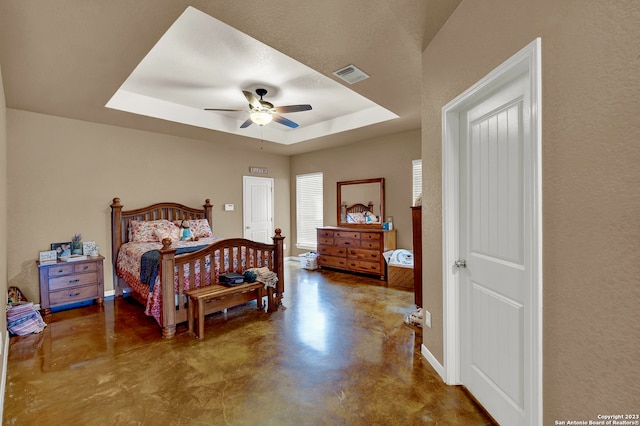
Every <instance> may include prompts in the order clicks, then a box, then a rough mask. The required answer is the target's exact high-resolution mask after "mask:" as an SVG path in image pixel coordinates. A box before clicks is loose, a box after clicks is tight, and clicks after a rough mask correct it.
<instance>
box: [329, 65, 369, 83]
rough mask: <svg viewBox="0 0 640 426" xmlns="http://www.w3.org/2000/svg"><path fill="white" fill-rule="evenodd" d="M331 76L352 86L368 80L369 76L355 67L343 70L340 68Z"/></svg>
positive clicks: (351, 66)
mask: <svg viewBox="0 0 640 426" xmlns="http://www.w3.org/2000/svg"><path fill="white" fill-rule="evenodd" d="M332 74H333V75H335V76H336V77H338V78H340V79H342V80H344V81H346V82H347V83H349V84H354V83H357V82H359V81H362V80H364V79H366V78H369V76H368V75H367V74H366V73H365V72H364V71H362V70H361V69H359V68H358V67H356V66H355V65H347V66H346V67H344V68H340V69H339V70H338V71H334V72H333V73H332Z"/></svg>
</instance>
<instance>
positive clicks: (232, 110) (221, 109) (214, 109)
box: [204, 108, 249, 112]
mask: <svg viewBox="0 0 640 426" xmlns="http://www.w3.org/2000/svg"><path fill="white" fill-rule="evenodd" d="M204 110H205V111H230V112H249V111H247V110H244V109H225V108H205V109H204Z"/></svg>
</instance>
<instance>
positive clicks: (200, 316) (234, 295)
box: [185, 282, 267, 339]
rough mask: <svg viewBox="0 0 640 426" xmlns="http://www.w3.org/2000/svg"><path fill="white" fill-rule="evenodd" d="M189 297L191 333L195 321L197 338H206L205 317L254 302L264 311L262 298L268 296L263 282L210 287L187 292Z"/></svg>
mask: <svg viewBox="0 0 640 426" xmlns="http://www.w3.org/2000/svg"><path fill="white" fill-rule="evenodd" d="M185 294H186V295H187V297H188V300H189V301H188V308H187V321H188V323H189V333H193V332H194V329H193V321H194V319H195V320H196V322H197V324H198V331H197V334H196V337H197V338H199V339H202V338H203V337H204V317H205V316H206V315H207V314H209V313H213V312H218V311H221V310H223V309H227V308H232V307H234V306H238V305H242V304H245V303H247V302H250V301H252V300H255V301H256V302H257V304H258V309H262V307H263V305H262V298H263V297H264V296H265V295H266V294H267V292H266V290H265V288H264V284H263V283H261V282H252V283H243V284H239V285H235V286H225V285H220V284H214V285H208V286H203V287H199V288H195V289H193V290H187V291H185Z"/></svg>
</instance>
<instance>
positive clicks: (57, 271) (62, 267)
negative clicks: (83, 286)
mask: <svg viewBox="0 0 640 426" xmlns="http://www.w3.org/2000/svg"><path fill="white" fill-rule="evenodd" d="M69 274H73V264H72V263H68V264H58V265H56V266H52V267H50V268H49V270H48V275H49V276H50V277H59V276H60V275H69Z"/></svg>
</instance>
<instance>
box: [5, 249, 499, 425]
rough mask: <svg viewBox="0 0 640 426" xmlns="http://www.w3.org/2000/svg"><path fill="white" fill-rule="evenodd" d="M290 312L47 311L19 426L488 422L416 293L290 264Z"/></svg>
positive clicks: (8, 400)
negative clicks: (185, 315) (453, 383)
mask: <svg viewBox="0 0 640 426" xmlns="http://www.w3.org/2000/svg"><path fill="white" fill-rule="evenodd" d="M285 269H286V276H285V280H286V281H285V282H286V284H285V297H284V299H283V303H284V309H283V308H281V309H280V310H279V311H278V312H275V313H272V314H268V313H265V312H262V311H258V310H257V309H256V305H255V303H251V304H248V305H245V306H242V307H238V308H234V309H230V310H229V311H228V312H227V313H226V314H223V313H219V314H214V315H211V316H209V317H208V318H207V320H206V324H205V336H204V339H202V340H198V339H195V338H194V337H193V336H192V335H190V334H188V332H187V327H186V324H183V325H179V326H178V329H177V333H176V337H175V338H173V339H169V340H164V339H162V338H161V334H160V328H159V326H158V325H157V323H156V322H155V320H154V319H153V318H151V317H146V316H145V315H144V313H143V309H142V307H141V305H139V304H138V303H137V302H135V301H134V300H132V299H131V298H125V299H122V298H118V299H115V300H107V301H106V302H105V305H104V307H98V306H87V307H81V308H76V309H70V310H66V311H61V312H58V313H54V314H53V315H51V316H49V317H46V318H45V321H46V322H47V324H48V326H47V328H46V329H45V330H44V331H43V332H42V333H40V334H37V335H29V336H21V337H12V338H11V341H10V349H9V362H8V373H7V386H6V394H5V405H4V419H3V424H6V425H12V424H16V425H39V424H42V425H45V424H46V425H58V424H65V425H88V424H92V425H93V424H100V425H112V424H123V425H125V424H126V425H129V424H134V425H432V424H439V425H487V424H493V423H492V421H491V419H490V418H489V417H487V416H486V414H484V413H483V411H482V410H481V409H480V408H479V407H478V406H477V405H476V404H475V403H473V402H472V401H471V400H470V399H469V397H468V396H467V395H466V393H465V392H464V391H463V390H462V389H461V388H459V387H450V386H446V385H445V384H444V383H443V382H442V380H441V379H440V378H439V376H438V375H437V374H436V373H435V371H434V370H433V369H432V368H431V366H430V365H429V364H428V362H426V360H424V358H423V357H422V355H421V354H420V344H421V340H422V339H421V330H420V329H419V328H415V327H410V326H408V325H406V324H404V323H403V317H404V315H405V314H407V313H409V312H411V311H413V310H414V309H415V305H413V293H411V292H410V291H406V290H400V289H393V288H387V287H386V286H385V283H384V282H380V281H379V280H378V279H375V278H368V277H363V276H357V275H349V274H343V273H340V272H334V271H322V272H319V271H307V270H304V269H300V267H299V264H298V263H297V262H287V264H286V267H285Z"/></svg>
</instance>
